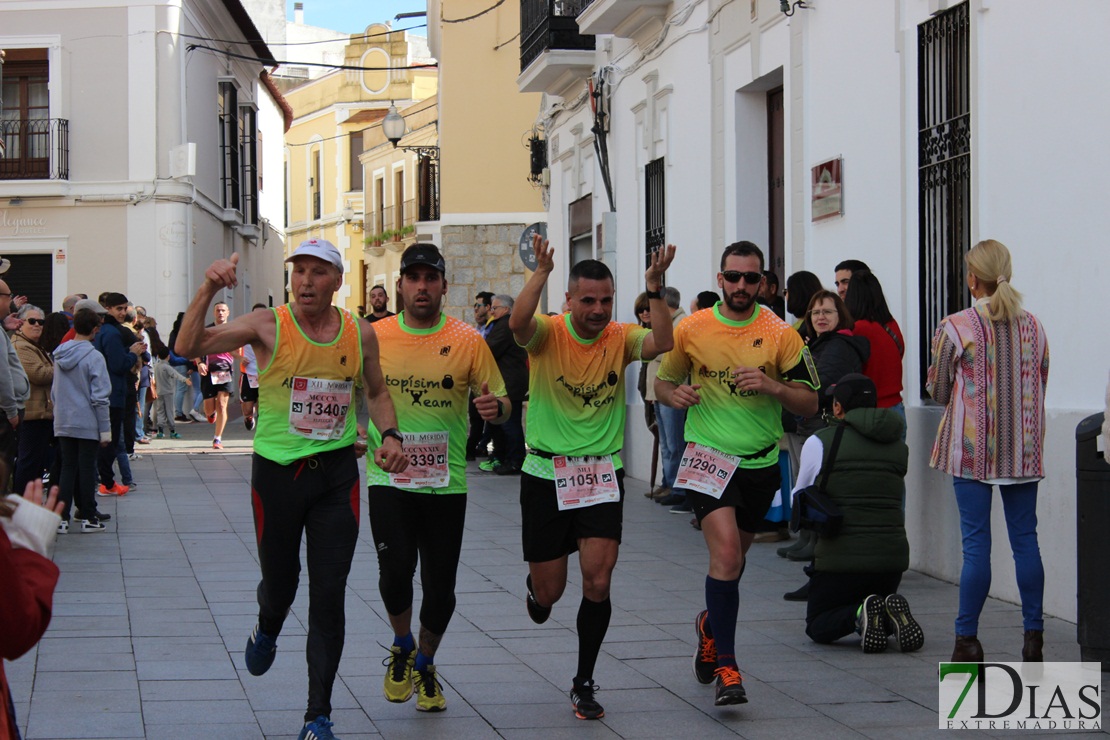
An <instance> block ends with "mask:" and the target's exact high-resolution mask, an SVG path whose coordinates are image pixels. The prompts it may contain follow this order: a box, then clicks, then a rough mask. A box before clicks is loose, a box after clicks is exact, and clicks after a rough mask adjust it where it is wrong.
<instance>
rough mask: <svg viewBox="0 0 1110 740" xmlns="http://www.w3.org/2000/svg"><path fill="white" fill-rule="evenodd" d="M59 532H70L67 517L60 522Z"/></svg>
mask: <svg viewBox="0 0 1110 740" xmlns="http://www.w3.org/2000/svg"><path fill="white" fill-rule="evenodd" d="M58 534H69V522H67V521H66V520H65V519H63V520H62V521H60V522H58Z"/></svg>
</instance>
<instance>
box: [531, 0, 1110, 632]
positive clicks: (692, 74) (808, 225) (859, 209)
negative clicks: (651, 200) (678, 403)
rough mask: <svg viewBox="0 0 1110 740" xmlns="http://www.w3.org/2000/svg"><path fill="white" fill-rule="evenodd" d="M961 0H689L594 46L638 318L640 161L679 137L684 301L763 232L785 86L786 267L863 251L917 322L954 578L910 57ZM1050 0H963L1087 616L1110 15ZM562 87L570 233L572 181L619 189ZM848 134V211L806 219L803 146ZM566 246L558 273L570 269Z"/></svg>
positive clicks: (892, 300)
mask: <svg viewBox="0 0 1110 740" xmlns="http://www.w3.org/2000/svg"><path fill="white" fill-rule="evenodd" d="M954 4H955V3H954V2H950V1H949V0H904V1H902V2H892V3H877V4H874V5H873V6H869V7H868V9H867V11H866V12H863V11H861V9H860V8H859V7H856V6H855V5H853V4H844V3H824V4H821V5H820V7H819V9H813V10H806V9H802V8H799V9H797V11H796V13H795V15H794V16H793V18H791V19H786V18H784V17H781V16H777V15H776V14H775V13H774V8H773V6H774V5H775V4H773V3H766V2H763V3H758V9H759V17H758V18H757V20H756V21H755V22H754V24H753V25H750V26H749V24H748V23H747V15H748V13H749V4H748V3H742V4H735V5H736V7H727V8H724V9H723V10H722V12H721V15H720V19H719V21H720V22H719V24H710V25H709V26H708V28H706V27H705V25H704V22H705V17H704V15H699V11H695V12H694V13H692V14H691V15H690V17H689V18H688V19H686V21H685V22H684V23H682V24H679V25H676V26H675V27H673V28H670V29H669V30H668V37H667V40H668V43H665V44H663V45H662V46H661V47H660V50H659V51H658V53H657V54H656V55H655V56H654V57H653V58H652V59H650V60H648V61H645V62H643V63H642V64H640V65H639V66H637V60H638V56H637V53H636V52H635V50H632V51H629V49H630V43H631V42H629V41H627V40H622V39H613V38H609V37H599V40H598V51H597V54H596V56H597V65H598V67H599V68H600V67H603V66H605V65H613V66H614V67H616V68H617V69H616V71H611V72H610V74H613V75H615V76H616V77H617V78H619V79H620V80H621V82H620V84H619V85H618V86H617V88H616V91H615V93H614V96H613V104H612V107H611V113H612V120H611V126H610V128H611V132H610V135H609V142H608V143H609V151H610V155H611V157H612V171H613V181H614V183H615V187H616V189H617V201H618V202H617V231H618V232H619V233H618V237H617V239H618V244H619V247H618V254H617V255H616V260H615V264H614V267H615V273H616V276H617V291H618V293H617V296H618V297H617V307H616V317H617V318H618V319H620V320H625V321H631V320H633V316H632V308H631V305H632V299H633V298H634V296H635V293H636V292H638V289H639V286H641V285H642V280H643V278H642V271H643V257H642V254H643V249H642V243H643V242H642V231H643V222H644V221H643V219H644V212H643V202H642V201H643V181H642V171H643V164H644V163H645V162H646V161H647V160H649V159H650V158H652V157H653V156H658V153H659V152H665V154H666V156H667V230H668V241H672V242H674V243H676V244H678V245H679V248H680V257H679V260H678V262H677V263H676V265H675V266H674V267H673V268H672V270H671V275H670V276H669V282H671V284H673V285H675V286H676V287H678V288H679V289H680V290H681V291H682V293H683V296H684V302H686V301H688V300H689V298H690V297H692V295H693V294H694V293H696V292H697V291H698V290H702V289H704V288H706V287H714V284H715V273H716V270H717V260H718V256H719V254H720V252H721V249H722V248H723V246H724V245H725V244H727V243H730V242H732V241H734V240H736V239H744V238H750V239H754V240H755V241H756V242H757V243H761V244H762V243H763V242H762V240H764V239H765V238H766V220H767V215H766V214H767V202H766V196H765V192H766V190H765V188H766V163H765V160H764V161H763V162H762V163H761V161H760V154H761V152H764V153H765V149H761V147H765V137H766V128H765V127H766V123H765V122H764V123H763V124H762V126H763V128H762V129H761V128H760V110H759V100H760V96H761V95H763V94H764V93H765V91H766V90H767V89H769V87H771V86H773V85H776V84H781V85H782V86H783V89H784V98H785V106H786V111H785V120H786V124H785V127H786V132H785V140H786V151H785V161H786V163H787V164H786V175H785V178H786V182H785V188H786V192H787V198H786V241H787V243H786V249H785V252H786V270H785V273H786V274H787V275H789V274H790V273H792V272H795V271H798V270H810V271H812V272H814V273H816V274H817V275H818V276H819V277H820V278H821V279H822V280H823V281H824V282H825V283H826V285H829V286H831V285H832V282H833V274H832V273H833V267H834V266H835V264H836V263H837V262H839V261H840V260H842V259H846V258H857V259H863V260H864V261H866V262H868V263H869V264H870V265H871V267H872V268H873V269H874V271H875V272H876V274H877V275H878V276H879V278H880V279H881V281H882V283H883V287H884V291H885V293H886V295H887V298H888V302H889V304H890V307H891V310H892V312H893V313H894V314H895V317H896V319H897V320H898V322H899V323H900V324H901V326H902V328H903V330H904V332H905V334H906V338H907V352H906V357H905V380H904V383H905V388H906V392H905V400H906V405H907V407H908V410H907V413H908V417H909V444H910V447H911V470H910V474H909V476H908V477H907V488H908V501H907V530H908V533H909V536H910V540H911V549H912V553H913V555H912V558H913V567H915V568H917V569H920V570H923V571H925V572H927V573H931V574H933V575H936V576H938V577H941V578H945V579H948V580H952V581H957V580H958V579H959V570H960V564H961V553H960V536H959V527H958V518H957V516H956V511H955V504H954V500H953V495H952V491H951V481H949V480H947V479H946V477H945V476H942V475H938V474H937V473H935V472H934V471H931V470H929V469H928V465H927V462H928V456H929V452H930V449H931V445H932V439H933V436H934V434H935V430H936V425H937V422H938V420H939V413H940V411H939V409H937V408H936V407H932V406H929V405H927V404H925V403H924V402H923V401H922V400H921V387H920V381H919V367H920V363H921V361H922V357H921V352H920V350H919V340H920V335H921V331H920V330H919V328H918V323H919V304H920V296H919V288H918V266H919V252H918V213H917V208H918V206H917V198H918V195H917V68H916V64H917V48H916V44H917V29H918V24H920V23H921V22H923V21H925V20H927V19H928V18H929V17H930V15H931V14H932V13H933V12H935V11H937V10H943V9H944V8H947V7H950V6H952V5H954ZM740 5H742V6H743V7H742V8H740V7H739V6H740ZM1053 8H1054V10H1053V11H1052V12H1045V6H1044V4H1043V3H1038V2H1034V0H1012V1H1011V0H1008V1H1007V2H1005V3H1000V2H988V1H987V0H971V5H970V16H971V38H972V57H971V90H972V99H973V102H972V125H973V130H974V137H975V138H974V141H973V145H972V146H973V163H972V168H973V182H972V188H973V196H972V199H973V207H972V220H973V225H972V229H973V231H972V242H973V243H974V242H975V241H978V240H980V239H983V238H997V239H1000V240H1001V241H1003V242H1004V243H1006V244H1007V245H1008V246H1009V247H1010V249H1011V251H1012V252H1013V255H1014V279H1013V284H1014V286H1015V287H1016V288H1018V289H1019V290H1021V291H1022V292H1023V293H1024V294H1025V297H1026V306H1027V307H1028V308H1029V310H1031V311H1033V312H1034V313H1036V314H1037V315H1038V316H1039V317H1040V318H1041V320H1042V321H1043V322H1044V325H1045V327H1046V330H1047V332H1048V338H1049V343H1050V346H1051V348H1052V361H1053V369H1052V373H1051V376H1050V380H1049V388H1048V395H1047V413H1048V419H1049V421H1048V437H1047V441H1046V447H1045V459H1046V465H1047V478H1046V480H1045V481H1044V482H1043V483H1042V485H1041V489H1040V491H1041V495H1040V500H1039V505H1038V514H1039V517H1040V526H1039V531H1040V537H1041V547H1042V553H1043V555H1044V560H1045V568H1046V573H1047V581H1046V582H1047V586H1046V598H1045V609H1046V611H1047V612H1048V613H1050V614H1053V615H1056V616H1060V617H1063V618H1065V619H1075V557H1076V555H1075V547H1074V541H1075V509H1074V500H1075V476H1074V470H1073V468H1074V429H1075V425H1076V424H1077V423H1078V421H1079V420H1080V419H1082V418H1083V417H1084V416H1086V415H1088V414H1090V413H1094V412H1096V411H1098V410H1101V409H1102V408H1103V404H1104V400H1103V392H1104V386H1103V382H1104V379H1105V374H1106V368H1107V367H1108V366H1110V342H1107V341H1104V338H1105V334H1106V332H1105V331H1103V330H1102V329H1100V326H1101V324H1100V322H1099V320H1098V317H1099V316H1100V315H1101V313H1102V312H1101V311H1100V309H1101V305H1099V304H1098V303H1096V297H1098V296H1100V295H1101V294H1102V293H1103V292H1104V291H1105V287H1104V286H1105V285H1106V283H1107V281H1108V279H1110V273H1108V271H1107V260H1106V259H1105V255H1106V254H1107V249H1106V247H1105V240H1106V237H1105V235H1106V233H1108V231H1110V210H1108V209H1106V208H1105V207H1103V206H1102V203H1101V201H1102V200H1103V197H1102V189H1101V188H1099V187H1098V186H1097V184H1098V183H1099V182H1100V181H1101V180H1102V179H1104V178H1103V173H1105V172H1106V171H1108V168H1110V143H1107V139H1106V137H1105V135H1104V133H1103V130H1102V129H1104V128H1105V121H1106V120H1107V118H1108V117H1110V98H1108V97H1107V96H1105V95H1100V94H1097V89H1096V88H1094V87H1092V85H1091V83H1090V81H1089V78H1088V75H1087V73H1086V70H1091V69H1104V68H1106V67H1107V63H1108V62H1110V49H1108V48H1107V47H1106V45H1105V44H1103V43H1101V41H1100V38H1099V34H1100V33H1101V32H1102V31H1103V30H1104V29H1105V28H1107V27H1110V4H1106V3H1101V2H1097V1H1096V0H1074V1H1072V2H1068V3H1065V4H1062V5H1061V6H1060V7H1059V8H1057V7H1056V6H1053ZM671 42H673V43H671ZM633 69H634V71H633V72H631V73H629V70H633ZM553 102H555V103H557V104H559V106H561V108H571V110H569V111H567V110H560V111H559V112H558V113H557V115H554V116H551V117H549V119H548V123H549V126H548V130H547V136H548V140H549V142H557V146H555V147H554V149H557V152H553V157H552V164H551V171H552V173H551V174H552V176H551V190H550V195H551V205H550V207H549V216H548V220H549V234H550V235H551V238H552V240H553V242H555V243H556V244H557V248H559V247H560V246H561V245H563V244H565V243H566V218H567V205H568V204H569V203H570V202H571V201H572V200H574V199H575V198H577V197H580V196H581V195H583V194H584V193H586V192H593V193H594V195H595V201H594V205H595V212H594V214H595V220H596V221H600V211H601V210H603V209H604V208H607V206H606V205H605V201H604V197H603V193H602V192H601V186H600V182H601V180H600V177H598V173H597V171H596V167H597V165H596V162H594V161H593V159H592V156H586V155H587V154H590V150H589V146H590V140H589V137H590V133H589V129H590V122H589V120H588V115H587V114H586V112H585V111H584V110H583V109H582V108H581V107H579V108H577V109H574V103H575V101H573V100H570V99H567V100H563V101H553ZM660 106H663V107H665V110H663V111H661V109H660ZM556 110H559V108H556ZM549 112H550V111H549ZM661 113H662V115H660V114H661ZM837 156H840V157H843V161H844V199H845V213H844V215H843V217H841V218H837V219H833V220H831V221H825V222H821V223H817V224H814V223H813V222H812V221H811V219H810V211H811V208H810V184H809V175H810V167H812V166H813V165H815V164H817V163H819V162H821V161H823V160H825V159H830V158H834V157H837ZM583 167H589V168H593V169H594V171H593V172H582V168H583ZM584 187H585V188H587V189H585V190H583V188H584ZM559 254H560V253H559V252H557V253H556V264H557V267H556V274H555V275H554V276H553V277H552V283H553V284H554V283H555V282H556V280H557V279H559V280H565V274H566V273H565V270H566V266H565V265H564V264H562V263H561V262H560V260H559ZM560 275H561V276H563V277H559V276H560ZM630 372H631V371H630ZM631 377H632V376H631V375H630V379H631ZM628 401H629V405H630V408H629V415H628V419H629V422H628V430H627V436H626V444H625V459H626V462H627V463H628V467H629V470H630V472H631V474H632V475H634V476H636V477H638V478H644V479H646V478H648V477H649V475H650V470H649V466H650V459H651V457H650V454H651V453H650V436H648V435H647V433H646V430H644V429H643V428H642V427H643V424H642V422H640V421H639V420H640V418H641V416H642V409H641V406H640V403H639V401H638V399H637V398H636V397H635V393H634V392H630V393H629V397H628ZM996 502H997V499H996ZM998 508H999V506H996V509H998ZM995 516H996V521H995V532H994V534H995V536H994V542H995V548H994V560H995V566H996V568H995V577H994V580H993V586H992V592H991V593H992V594H993V595H995V596H997V597H1000V598H1003V599H1007V600H1011V601H1016V600H1017V589H1016V584H1015V583H1014V579H1013V566H1012V560H1011V558H1010V554H1009V546H1008V542H1007V539H1006V537H1005V534H1004V529H1003V528H1002V525H1001V512H1000V511H996V514H995ZM952 607H953V610H954V609H955V605H952Z"/></svg>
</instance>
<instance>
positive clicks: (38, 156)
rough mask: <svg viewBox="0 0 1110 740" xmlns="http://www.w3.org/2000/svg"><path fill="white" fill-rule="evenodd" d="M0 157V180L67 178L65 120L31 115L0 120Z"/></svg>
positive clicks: (67, 150)
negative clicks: (1, 145) (0, 146)
mask: <svg viewBox="0 0 1110 740" xmlns="http://www.w3.org/2000/svg"><path fill="white" fill-rule="evenodd" d="M0 138H2V139H3V141H4V157H3V159H0V180H68V179H69V121H67V120H66V119H64V118H32V119H28V120H19V119H15V120H7V121H0Z"/></svg>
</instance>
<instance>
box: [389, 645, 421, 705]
mask: <svg viewBox="0 0 1110 740" xmlns="http://www.w3.org/2000/svg"><path fill="white" fill-rule="evenodd" d="M415 662H416V650H415V649H414V650H409V651H408V652H405V651H403V650H402V649H401V648H399V647H397V646H396V645H394V646H392V647H391V648H389V657H388V658H386V659H385V660H383V661H382V665H384V666H386V670H385V687H384V688H385V698H386V699H388V700H389V701H391V702H395V703H397V704H401V703H403V702H406V701H408V700H409V698H410V697H412V666H413V664H414V663H415Z"/></svg>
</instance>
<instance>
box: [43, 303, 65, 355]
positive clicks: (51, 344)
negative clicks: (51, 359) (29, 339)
mask: <svg viewBox="0 0 1110 740" xmlns="http://www.w3.org/2000/svg"><path fill="white" fill-rule="evenodd" d="M44 322H45V323H43V325H42V334H41V335H39V346H40V347H42V350H43V352H45V353H46V354H50V353H51V352H53V351H54V350H56V349H58V345H59V344H61V343H62V337H64V336H65V335H66V334H68V333H69V317H68V316H66V315H65V314H64V313H62V312H61V311H55V312H54V313H52V314H50V315H49V316H47V317H46V319H45V320H44Z"/></svg>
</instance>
